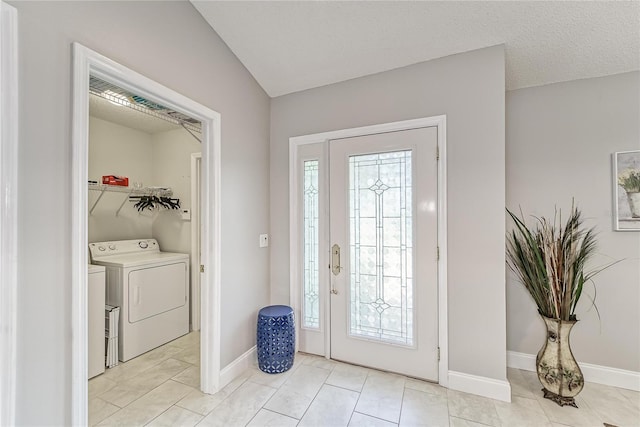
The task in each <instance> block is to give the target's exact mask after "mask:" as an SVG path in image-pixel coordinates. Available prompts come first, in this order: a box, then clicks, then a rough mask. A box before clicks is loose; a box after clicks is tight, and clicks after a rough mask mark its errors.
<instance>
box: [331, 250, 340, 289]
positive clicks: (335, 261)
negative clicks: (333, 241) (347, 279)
mask: <svg viewBox="0 0 640 427" xmlns="http://www.w3.org/2000/svg"><path fill="white" fill-rule="evenodd" d="M340 270H342V267H340V246H338V245H333V246H332V247H331V272H332V273H333V275H334V276H337V275H338V274H340ZM332 293H333V291H332Z"/></svg>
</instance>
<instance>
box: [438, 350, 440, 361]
mask: <svg viewBox="0 0 640 427" xmlns="http://www.w3.org/2000/svg"><path fill="white" fill-rule="evenodd" d="M439 361H440V347H438V362H439Z"/></svg>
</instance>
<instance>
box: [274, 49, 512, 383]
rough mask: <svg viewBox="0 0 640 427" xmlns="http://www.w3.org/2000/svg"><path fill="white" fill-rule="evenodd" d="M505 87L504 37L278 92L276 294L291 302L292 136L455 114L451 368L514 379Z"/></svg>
mask: <svg viewBox="0 0 640 427" xmlns="http://www.w3.org/2000/svg"><path fill="white" fill-rule="evenodd" d="M504 93H505V88H504V49H503V47H502V46H496V47H491V48H487V49H482V50H476V51H473V52H468V53H464V54H460V55H454V56H450V57H446V58H442V59H437V60H433V61H428V62H424V63H420V64H416V65H412V66H408V67H405V68H400V69H397V70H392V71H388V72H384V73H380V74H376V75H372V76H367V77H362V78H358V79H354V80H349V81H346V82H342V83H337V84H333V85H329V86H325V87H321V88H317V89H311V90H308V91H304V92H299V93H295V94H291V95H286V96H282V97H278V98H275V99H273V100H272V102H271V196H272V197H271V234H272V239H271V244H272V252H271V300H272V303H288V302H289V248H288V246H289V218H288V217H289V210H288V209H289V200H288V194H289V190H288V188H289V183H288V179H289V177H288V168H289V167H288V158H289V157H288V148H289V144H288V139H289V137H292V136H298V135H306V134H311V133H318V132H324V131H330V130H336V129H344V128H351V127H357V126H364V125H372V124H377V123H385V122H392V121H398V120H406V119H413V118H418V117H428V116H436V115H440V114H446V115H447V127H448V129H447V132H448V134H447V136H448V142H447V143H448V163H447V167H448V185H449V188H448V195H447V202H448V209H449V213H448V227H449V229H448V234H449V242H448V243H449V252H448V261H449V268H448V279H449V282H448V292H449V312H448V313H449V368H450V369H451V370H455V371H459V372H465V373H469V374H474V375H479V376H484V377H490V378H494V379H498V380H504V379H506V325H505V317H506V315H505V311H506V309H505V268H504V262H505V257H504V233H505V215H504V202H505V181H504V180H505V177H504Z"/></svg>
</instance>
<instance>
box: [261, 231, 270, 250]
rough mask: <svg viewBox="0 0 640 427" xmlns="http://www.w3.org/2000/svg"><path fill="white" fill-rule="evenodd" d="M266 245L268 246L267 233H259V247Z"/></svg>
mask: <svg viewBox="0 0 640 427" xmlns="http://www.w3.org/2000/svg"><path fill="white" fill-rule="evenodd" d="M267 246H269V235H268V234H261V235H260V247H261V248H266V247H267Z"/></svg>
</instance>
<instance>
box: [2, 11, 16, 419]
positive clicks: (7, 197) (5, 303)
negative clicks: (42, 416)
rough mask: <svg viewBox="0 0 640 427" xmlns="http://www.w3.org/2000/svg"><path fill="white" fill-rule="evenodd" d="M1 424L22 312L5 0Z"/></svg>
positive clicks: (8, 407)
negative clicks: (20, 306)
mask: <svg viewBox="0 0 640 427" xmlns="http://www.w3.org/2000/svg"><path fill="white" fill-rule="evenodd" d="M0 94H1V95H2V98H1V99H0V425H3V426H4V425H7V426H10V425H14V424H15V402H16V365H17V349H16V347H17V334H16V326H17V320H16V319H17V313H18V298H17V295H18V262H17V257H18V12H17V10H16V8H15V7H13V6H10V5H8V4H7V3H5V2H3V1H2V2H0Z"/></svg>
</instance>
